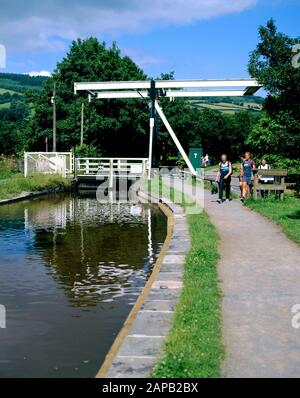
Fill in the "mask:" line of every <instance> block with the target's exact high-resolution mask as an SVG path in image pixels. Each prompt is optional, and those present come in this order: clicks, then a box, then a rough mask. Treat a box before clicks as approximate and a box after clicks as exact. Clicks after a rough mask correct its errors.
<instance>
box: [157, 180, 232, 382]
mask: <svg viewBox="0 0 300 398" xmlns="http://www.w3.org/2000/svg"><path fill="white" fill-rule="evenodd" d="M152 189H153V187H152ZM154 190H157V187H156V188H154ZM164 191H165V192H167V191H168V189H165V190H164ZM174 195H176V192H174V191H173V192H172V191H171V198H172V196H174ZM183 206H184V204H183ZM187 221H188V224H189V233H190V237H191V245H192V247H191V250H190V252H189V254H188V256H187V257H186V261H185V266H184V283H183V289H182V292H181V296H180V299H179V302H178V304H177V306H176V310H175V314H174V319H173V324H172V328H171V330H170V332H169V335H168V337H167V341H166V344H165V350H164V355H163V357H162V359H161V360H160V361H159V363H158V364H157V365H156V366H155V369H154V371H153V374H152V376H153V377H159V378H163V377H168V378H176V377H178V378H188V377H220V374H221V372H220V364H221V360H222V358H223V356H224V349H223V345H222V338H221V298H222V295H221V291H220V289H219V284H218V273H217V261H218V234H217V232H216V230H215V228H214V226H213V225H212V224H211V222H210V220H209V217H208V215H207V214H206V213H205V212H204V211H202V212H199V214H193V215H188V216H187Z"/></svg>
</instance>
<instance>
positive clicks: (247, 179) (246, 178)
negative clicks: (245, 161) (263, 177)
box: [242, 176, 253, 186]
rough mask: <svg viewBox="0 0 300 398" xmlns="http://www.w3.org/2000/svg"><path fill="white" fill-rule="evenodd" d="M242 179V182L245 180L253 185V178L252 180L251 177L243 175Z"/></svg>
mask: <svg viewBox="0 0 300 398" xmlns="http://www.w3.org/2000/svg"><path fill="white" fill-rule="evenodd" d="M242 181H243V182H246V183H247V184H248V185H249V186H252V185H253V180H252V178H251V177H247V176H243V177H242Z"/></svg>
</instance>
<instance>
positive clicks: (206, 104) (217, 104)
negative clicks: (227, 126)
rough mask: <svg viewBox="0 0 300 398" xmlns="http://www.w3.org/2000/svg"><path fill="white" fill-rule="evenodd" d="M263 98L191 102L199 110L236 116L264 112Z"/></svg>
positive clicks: (202, 99)
mask: <svg viewBox="0 0 300 398" xmlns="http://www.w3.org/2000/svg"><path fill="white" fill-rule="evenodd" d="M262 102H263V99H262V98H261V97H256V96H254V97H251V98H246V97H243V98H242V97H227V98H225V97H222V98H218V99H216V100H214V99H213V98H205V97H204V98H194V99H191V100H190V103H191V104H192V105H193V106H197V107H199V108H209V109H212V110H217V111H220V112H223V113H226V114H234V113H236V112H240V111H247V112H251V113H258V114H259V113H260V112H261V111H262Z"/></svg>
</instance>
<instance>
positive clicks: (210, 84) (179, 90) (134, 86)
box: [74, 79, 262, 179]
mask: <svg viewBox="0 0 300 398" xmlns="http://www.w3.org/2000/svg"><path fill="white" fill-rule="evenodd" d="M261 87H262V86H261V85H260V84H259V83H258V82H257V81H256V80H253V79H226V80H156V81H155V89H156V90H159V91H158V96H162V97H168V98H170V99H172V98H177V97H194V98H195V97H228V96H235V97H241V96H248V95H253V94H254V93H255V92H256V91H258V90H259V89H260V88H261ZM150 90H151V81H150V80H142V81H126V82H121V81H120V82H118V81H115V82H94V83H93V82H79V83H74V92H75V94H77V93H78V92H79V91H86V92H88V95H89V100H90V101H91V100H92V98H97V99H112V98H120V99H122V98H136V99H138V98H139V99H140V98H143V99H148V98H151V93H150ZM155 109H156V111H157V113H158V114H159V116H160V118H161V119H162V121H163V123H164V124H165V126H166V128H167V130H168V132H169V134H170V135H171V137H172V139H173V141H174V143H175V145H176V146H177V149H178V150H179V152H180V153H181V155H182V157H183V159H184V160H185V162H186V164H187V166H188V168H189V169H190V171H191V173H192V174H193V175H197V172H196V170H195V169H194V167H193V166H192V164H191V162H190V160H189V158H188V156H187V154H186V153H185V151H184V149H183V147H182V145H181V144H180V142H179V140H178V138H177V137H176V134H175V132H174V130H173V129H172V127H171V126H170V124H169V122H168V120H167V118H166V117H165V115H164V113H163V110H162V108H161V107H160V106H159V104H158V102H157V100H156V101H155ZM153 131H154V119H153V117H151V118H150V137H149V169H148V178H149V179H150V177H151V164H152V143H153Z"/></svg>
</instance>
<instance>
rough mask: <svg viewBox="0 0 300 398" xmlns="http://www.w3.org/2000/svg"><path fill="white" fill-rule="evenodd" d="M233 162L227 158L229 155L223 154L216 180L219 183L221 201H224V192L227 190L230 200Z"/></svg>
mask: <svg viewBox="0 0 300 398" xmlns="http://www.w3.org/2000/svg"><path fill="white" fill-rule="evenodd" d="M231 174H232V164H231V162H229V160H228V159H227V155H225V154H223V155H222V156H221V162H220V163H219V169H218V174H217V178H216V181H217V182H218V183H219V199H218V202H219V203H223V201H224V200H223V192H224V190H225V196H226V202H229V200H230V188H231V186H230V184H231Z"/></svg>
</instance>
